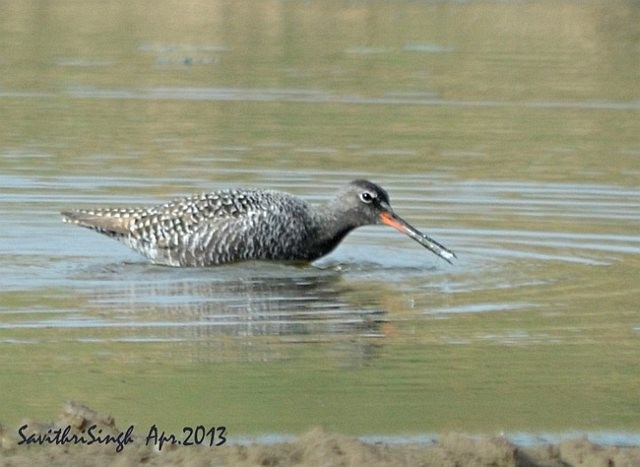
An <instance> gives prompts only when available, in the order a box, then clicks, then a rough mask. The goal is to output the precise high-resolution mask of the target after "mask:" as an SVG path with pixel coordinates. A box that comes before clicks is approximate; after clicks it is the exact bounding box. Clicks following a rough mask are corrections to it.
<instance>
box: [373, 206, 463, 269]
mask: <svg viewBox="0 0 640 467" xmlns="http://www.w3.org/2000/svg"><path fill="white" fill-rule="evenodd" d="M380 222H382V223H383V224H385V225H388V226H391V227H393V228H394V229H397V230H399V231H400V232H402V233H404V234H407V235H408V236H409V237H411V238H413V239H414V240H415V241H416V242H418V243H419V244H420V245H422V246H424V247H425V248H427V249H429V250H431V251H432V252H433V253H435V254H436V255H438V256H440V257H441V258H443V259H444V260H446V261H447V262H449V263H451V260H452V259H453V258H455V257H456V255H455V253H454V252H453V251H451V250H447V249H446V248H445V247H444V246H442V245H440V244H439V243H438V242H436V241H435V240H434V239H432V238H429V237H427V236H426V235H425V234H423V233H422V232H420V231H419V230H417V229H415V228H413V227H412V226H411V225H409V224H408V223H407V222H405V221H404V220H403V219H402V218H401V217H400V216H398V215H397V214H396V213H394V212H392V211H383V212H382V213H380Z"/></svg>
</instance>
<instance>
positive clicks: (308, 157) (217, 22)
mask: <svg viewBox="0 0 640 467" xmlns="http://www.w3.org/2000/svg"><path fill="white" fill-rule="evenodd" d="M174 7H175V5H173V4H170V3H169V2H159V3H157V4H156V6H155V7H154V9H153V11H148V9H146V8H141V7H139V6H136V5H130V4H129V3H128V2H116V3H113V4H112V7H110V8H109V9H108V10H106V9H105V8H104V7H102V6H100V7H98V4H97V3H95V4H94V2H82V3H80V4H78V3H76V2H66V1H63V0H60V1H58V2H54V3H51V4H48V5H47V7H46V8H44V7H43V8H35V7H33V8H32V7H28V6H26V7H25V6H24V5H23V4H22V2H18V1H9V2H5V4H4V6H3V7H2V8H3V10H4V11H3V14H2V15H1V16H0V44H2V45H3V47H1V48H0V50H1V51H0V76H2V78H0V106H1V108H2V112H0V157H1V159H0V161H1V162H0V164H1V165H0V187H2V188H1V190H0V264H1V269H2V273H1V274H0V349H1V351H0V368H1V369H2V371H0V375H1V376H0V388H1V394H2V396H1V397H0V403H1V404H2V405H1V410H0V421H2V422H3V423H5V424H8V425H15V424H17V423H18V421H19V420H21V419H22V418H23V417H25V416H30V417H33V418H40V419H48V418H52V417H53V416H54V415H55V413H56V412H57V411H58V408H59V407H60V406H61V404H62V402H63V401H64V400H67V399H74V400H80V401H83V402H85V403H87V404H89V405H90V406H92V407H94V408H96V409H97V410H100V411H104V412H109V413H112V414H113V415H114V416H115V417H116V421H117V422H118V423H119V424H120V425H123V426H124V425H127V424H131V423H136V424H141V425H150V424H153V423H156V424H158V425H161V426H163V427H167V428H168V429H172V428H173V429H176V428H177V427H180V426H183V425H194V424H196V423H208V424H225V425H226V426H227V427H228V430H229V433H233V434H235V435H237V437H238V439H240V437H241V436H252V435H257V434H262V435H265V436H272V435H273V436H275V435H279V434H283V433H284V434H286V433H290V434H295V433H299V432H301V431H303V430H306V429H308V428H310V427H311V426H315V425H323V426H325V427H326V428H328V429H331V430H335V431H341V432H347V433H352V434H358V435H369V436H374V437H375V436H378V437H379V436H387V437H394V436H400V437H401V439H414V438H411V437H412V436H413V437H415V436H418V437H420V436H423V435H424V434H428V433H437V432H442V431H446V430H459V431H467V432H476V433H477V432H489V433H491V432H496V431H507V432H511V433H514V436H515V437H516V438H518V437H519V438H518V439H520V438H522V439H538V438H539V437H541V436H542V437H545V436H548V433H557V434H558V435H557V436H559V437H563V436H568V435H571V434H574V433H576V432H590V433H594V434H596V436H600V437H601V438H603V437H604V438H606V439H607V440H608V441H607V442H610V443H614V444H615V443H628V442H629V440H630V439H631V440H634V439H637V437H638V433H639V432H640V424H639V422H638V420H640V417H638V415H639V414H640V397H639V396H638V394H640V368H639V367H638V362H639V361H640V314H639V313H638V303H639V302H640V282H639V281H638V270H639V267H640V255H639V253H640V234H639V232H640V188H639V184H638V180H639V179H640V164H638V157H640V136H639V135H640V100H639V99H640V95H638V86H637V76H639V75H640V69H639V68H640V62H639V61H638V47H639V42H638V40H639V39H638V38H639V37H640V29H639V27H640V26H639V25H640V8H638V5H637V3H634V2H623V1H620V2H614V3H610V2H589V3H588V4H584V3H583V2H562V3H561V4H557V3H556V2H513V3H511V2H496V3H490V2H482V3H476V2H436V3H430V2H425V3H421V2H328V3H325V2H317V3H314V2H280V1H268V2H262V3H260V4H259V5H256V4H255V2H233V3H230V2H224V1H215V2H208V3H206V5H205V4H202V5H200V4H198V3H196V4H194V5H193V8H192V9H187V10H184V11H180V12H178V15H177V16H176V11H175V8H174ZM98 12H99V13H98ZM70 24H73V25H77V27H69V25H70ZM327 25H331V28H329V27H327ZM362 177H365V178H369V179H372V180H374V181H376V182H379V183H381V184H382V185H383V186H384V187H385V188H387V189H388V191H389V193H390V195H391V201H392V204H393V206H394V207H395V209H396V211H397V212H398V213H399V214H400V215H402V216H403V217H404V218H405V219H407V220H408V221H409V222H411V223H412V224H413V225H415V226H416V227H418V228H419V229H421V230H423V231H425V232H427V233H428V234H429V235H431V236H433V237H434V238H435V239H437V240H438V241H440V242H442V243H443V244H445V245H446V246H447V247H449V248H451V249H452V250H454V251H455V252H456V253H457V255H458V257H459V259H458V260H457V261H455V263H454V264H453V265H449V264H447V263H446V262H444V261H442V260H440V259H438V258H436V257H435V256H433V255H431V254H430V253H428V252H427V251H426V250H423V249H422V248H421V247H420V246H419V245H417V244H416V243H415V242H413V241H411V240H410V239H408V238H406V237H404V236H401V235H399V234H398V233H397V232H395V231H393V230H392V229H388V228H384V227H367V228H362V229H359V230H358V231H356V232H355V233H353V234H351V235H350V236H349V237H348V238H347V240H346V241H345V242H344V243H343V244H342V245H341V246H340V247H339V248H338V249H337V250H336V251H335V252H333V253H332V254H331V255H329V256H327V257H325V258H322V259H320V260H318V261H317V262H315V263H314V264H312V265H309V266H290V265H283V264H263V263H245V264H237V265H229V266H223V267H219V268H210V269H173V268H165V267H159V266H154V265H149V264H148V263H147V262H145V260H144V259H143V258H140V257H138V256H137V255H136V254H135V253H133V252H130V251H129V250H128V249H127V248H126V247H124V246H122V245H119V244H117V243H115V242H113V241H112V240H110V239H107V238H104V237H101V236H99V235H97V234H95V233H92V232H89V231H86V230H83V229H79V228H75V227H73V226H69V225H64V224H62V223H61V222H60V218H59V215H58V212H59V211H60V210H61V209H65V208H69V207H82V206H95V205H129V204H136V205H137V204H147V203H156V202H161V201H166V200H168V199H171V198H174V197H179V196H182V195H186V194H191V193H195V192H200V191H206V190H211V189H217V188H229V187H235V186H257V187H264V188H272V189H281V190H285V191H289V192H292V193H295V194H297V195H300V196H302V197H304V198H305V199H307V200H309V201H310V202H320V201H323V200H325V199H327V198H328V197H330V196H332V194H333V193H335V190H336V189H337V188H338V187H339V186H341V185H342V184H344V183H346V182H347V181H349V180H351V179H353V178H362ZM402 437H406V438H402ZM388 439H391V438H388ZM393 439H396V438H393ZM545 439H546V438H545Z"/></svg>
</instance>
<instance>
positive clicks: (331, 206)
mask: <svg viewBox="0 0 640 467" xmlns="http://www.w3.org/2000/svg"><path fill="white" fill-rule="evenodd" d="M313 218H314V224H315V232H314V237H315V239H314V240H315V241H314V245H315V246H316V248H317V249H318V251H319V252H321V254H322V255H326V254H327V253H329V252H330V251H331V250H333V249H334V248H335V247H336V246H338V244H339V243H340V242H341V241H342V239H343V238H344V237H345V236H346V235H347V234H348V233H349V232H351V231H352V230H353V229H354V228H355V227H356V226H355V225H354V223H353V222H352V219H350V216H349V215H348V213H347V212H345V211H343V210H341V209H340V206H339V205H338V204H337V203H336V201H334V200H332V201H328V202H327V203H324V204H321V205H319V206H317V207H316V209H314V211H313Z"/></svg>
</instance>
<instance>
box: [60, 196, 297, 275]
mask: <svg viewBox="0 0 640 467" xmlns="http://www.w3.org/2000/svg"><path fill="white" fill-rule="evenodd" d="M283 197H287V195H285V194H284V193H278V192H265V191H259V192H258V191H245V190H224V191H218V192H213V193H203V194H201V195H196V196H191V197H188V198H182V199H178V200H174V201H171V202H169V203H166V204H162V205H159V206H154V207H149V208H100V209H80V210H74V211H67V212H63V213H62V215H63V220H64V221H65V222H69V223H73V224H77V225H80V226H83V227H87V228H90V229H93V230H96V231H98V232H101V233H103V234H105V235H108V236H110V237H113V238H116V239H117V240H119V241H121V242H123V243H125V244H126V245H128V246H129V247H131V248H132V249H134V250H136V251H138V252H139V253H141V254H143V255H144V256H146V257H147V258H149V259H150V260H152V261H153V262H155V263H159V264H167V265H171V266H206V265H210V264H219V263H222V262H228V261H236V260H240V259H251V258H254V257H255V251H256V250H257V246H256V245H254V244H255V243H256V241H257V240H255V237H256V229H257V230H260V227H261V226H262V228H264V221H265V219H266V218H267V217H269V216H270V215H273V213H272V212H271V211H273V209H274V206H278V205H279V203H278V201H281V198H283ZM261 234H262V235H268V232H262V233H261Z"/></svg>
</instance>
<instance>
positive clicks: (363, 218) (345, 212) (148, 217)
mask: <svg viewBox="0 0 640 467" xmlns="http://www.w3.org/2000/svg"><path fill="white" fill-rule="evenodd" d="M61 214H62V220H63V222H66V223H70V224H75V225H78V226H81V227H86V228H88V229H91V230H95V231H97V232H99V233H102V234H105V235H106V236H108V237H111V238H114V239H116V240H118V241H120V242H122V243H124V244H125V245H127V246H129V247H130V248H132V249H133V250H135V251H137V252H138V253H140V254H142V255H143V256H145V257H146V258H148V259H149V260H150V261H151V262H152V263H155V264H161V265H167V266H176V267H206V266H215V265H220V264H225V263H234V262H239V261H248V260H272V261H285V262H312V261H314V260H316V259H318V258H320V257H322V256H325V255H327V254H328V253H330V252H331V251H333V249H334V248H335V247H336V246H338V244H339V243H340V242H341V241H342V240H343V239H344V237H345V236H346V235H347V234H348V233H349V232H351V231H352V230H353V229H355V228H357V227H361V226H365V225H373V224H385V225H388V226H391V227H393V228H395V229H397V230H399V231H400V232H402V233H404V234H406V235H408V236H409V237H411V238H412V239H414V240H416V241H417V242H418V243H420V244H421V245H422V246H424V247H425V248H427V249H429V250H430V251H431V252H433V253H434V254H436V255H437V256H439V257H440V258H443V259H444V260H446V261H447V262H449V263H451V262H452V260H453V259H454V258H456V255H455V254H454V253H453V252H452V251H451V250H448V249H447V248H445V247H444V246H443V245H441V244H440V243H438V242H436V241H435V240H433V239H432V238H430V237H428V236H427V235H425V234H423V233H421V232H420V231H418V230H417V229H416V228H414V227H413V226H411V225H410V224H409V223H407V222H406V221H405V220H403V219H402V218H401V217H400V216H398V215H397V214H396V213H395V212H394V210H393V209H392V207H391V204H390V202H389V195H388V193H387V192H386V191H385V190H384V189H383V188H382V187H380V186H379V185H377V184H375V183H373V182H370V181H368V180H354V181H352V182H350V183H349V184H347V185H346V186H344V187H343V188H341V189H340V190H338V191H337V193H336V196H335V197H334V198H333V199H330V200H329V201H327V202H325V203H322V204H319V205H311V204H308V203H307V202H305V201H304V200H302V199H301V198H299V197H297V196H294V195H292V194H289V193H285V192H281V191H275V190H259V189H227V190H219V191H213V192H208V193H202V194H198V195H193V196H189V197H185V198H180V199H176V200H174V201H171V202H168V203H165V204H161V205H157V206H153V207H120V208H95V209H73V210H68V211H62V212H61Z"/></svg>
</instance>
